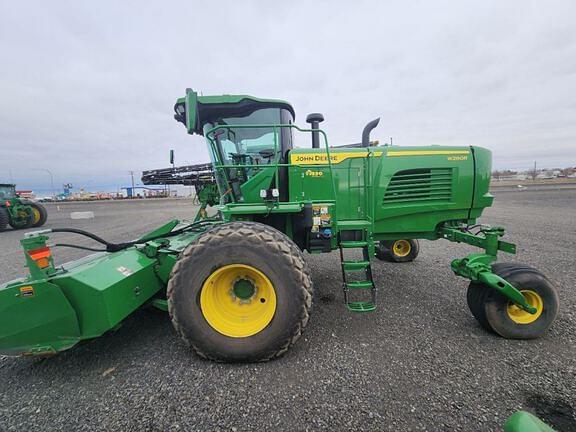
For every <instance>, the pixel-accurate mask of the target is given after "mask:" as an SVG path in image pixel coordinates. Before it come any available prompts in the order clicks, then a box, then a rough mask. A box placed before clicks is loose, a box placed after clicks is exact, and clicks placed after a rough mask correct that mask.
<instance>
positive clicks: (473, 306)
mask: <svg viewBox="0 0 576 432" xmlns="http://www.w3.org/2000/svg"><path fill="white" fill-rule="evenodd" d="M492 271H493V272H494V273H495V274H497V275H498V276H500V277H501V278H503V279H506V280H507V281H508V282H509V283H511V284H512V285H514V286H515V287H516V288H518V289H530V290H532V291H535V292H536V293H538V294H539V295H540V297H541V298H542V300H543V304H544V306H543V310H542V314H541V315H540V316H539V317H538V319H537V320H536V321H534V322H533V323H530V324H518V323H516V322H514V321H512V319H510V317H509V316H508V313H507V307H508V304H509V303H510V302H509V300H508V298H506V297H505V296H504V295H502V294H500V293H499V292H498V291H496V290H494V289H492V288H490V287H487V286H485V285H483V284H480V283H476V282H471V283H470V285H469V287H468V293H467V300H468V307H469V308H470V311H471V312H472V315H474V317H475V318H476V319H477V320H478V322H479V323H480V325H481V326H482V327H484V328H485V329H487V330H489V331H493V332H495V333H496V334H498V335H500V336H502V337H504V338H507V339H535V338H538V337H540V336H542V335H543V334H544V333H545V332H546V330H548V328H549V327H550V325H552V323H553V322H554V320H555V319H556V315H557V314H558V308H559V300H558V294H557V292H556V289H555V288H554V286H553V285H552V283H551V282H550V281H549V280H548V279H547V278H546V276H544V275H543V274H542V273H541V272H539V271H538V270H536V269H535V268H533V267H530V266H528V265H524V264H516V263H498V264H494V265H493V266H492Z"/></svg>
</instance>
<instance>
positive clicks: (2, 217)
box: [0, 207, 10, 232]
mask: <svg viewBox="0 0 576 432" xmlns="http://www.w3.org/2000/svg"><path fill="white" fill-rule="evenodd" d="M9 222H10V215H9V214H8V210H6V209H5V208H4V207H0V232H2V231H6V227H8V223H9Z"/></svg>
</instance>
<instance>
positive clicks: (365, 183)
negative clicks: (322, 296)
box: [0, 90, 558, 361]
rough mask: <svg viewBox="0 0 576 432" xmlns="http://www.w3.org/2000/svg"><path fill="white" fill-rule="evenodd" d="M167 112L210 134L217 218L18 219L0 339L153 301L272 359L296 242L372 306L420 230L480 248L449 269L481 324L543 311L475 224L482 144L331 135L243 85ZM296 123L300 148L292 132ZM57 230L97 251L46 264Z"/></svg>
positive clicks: (52, 336) (545, 304)
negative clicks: (119, 228) (334, 258)
mask: <svg viewBox="0 0 576 432" xmlns="http://www.w3.org/2000/svg"><path fill="white" fill-rule="evenodd" d="M175 112H176V114H175V118H176V120H177V121H179V122H181V123H183V124H184V125H185V126H186V129H187V131H188V133H190V134H199V135H203V136H204V137H205V139H206V143H207V145H208V149H209V153H210V156H211V159H212V167H211V170H212V172H213V175H214V178H213V182H214V183H215V187H214V188H212V191H213V192H214V191H216V190H217V191H218V193H217V195H218V197H217V199H215V200H214V199H213V200H212V204H214V203H215V202H216V201H219V202H218V204H217V205H216V206H215V209H216V210H217V213H216V214H217V216H213V217H207V216H206V213H203V214H202V215H200V217H197V220H196V221H195V222H188V221H178V220H174V221H171V222H168V223H167V224H166V225H164V226H162V227H160V228H158V229H156V230H155V231H153V232H151V233H148V234H146V235H144V236H142V237H141V238H140V239H138V240H135V241H132V242H128V243H121V244H117V243H110V242H107V241H105V240H104V239H102V238H100V237H97V236H95V235H93V234H90V233H88V232H85V231H81V230H75V229H68V228H60V229H51V230H44V231H38V232H35V233H28V234H27V235H26V237H25V238H24V239H23V240H22V245H23V247H24V255H25V258H26V263H27V265H28V268H29V270H30V275H29V276H28V277H25V278H22V279H18V280H16V281H13V282H10V283H8V284H5V285H3V286H1V287H0V353H2V354H9V355H18V354H28V355H47V354H54V353H57V352H59V351H62V350H65V349H68V348H71V347H73V346H74V345H76V344H77V343H79V342H80V341H82V340H85V339H89V338H94V337H97V336H100V335H102V334H104V333H106V332H107V331H109V330H110V329H113V328H115V327H117V326H118V325H119V324H121V323H122V321H123V320H124V319H125V318H126V317H127V316H128V315H130V314H131V313H132V312H134V311H135V310H136V309H138V308H140V307H142V306H144V305H147V304H151V305H154V306H156V307H158V308H160V309H163V310H166V311H168V312H169V314H170V317H171V319H172V322H173V324H174V327H175V329H176V331H177V332H178V334H179V335H180V336H181V337H182V338H183V339H184V340H185V341H186V343H188V344H189V345H190V346H191V347H192V348H193V349H194V351H195V352H197V353H198V354H199V355H201V356H203V357H206V358H209V359H214V360H225V361H255V360H268V359H272V358H275V357H277V356H280V355H282V354H283V353H284V352H286V351H287V350H288V349H289V348H290V346H291V345H292V344H294V343H295V342H296V341H297V340H298V338H299V337H300V335H301V333H302V331H303V330H304V328H305V327H306V324H307V323H308V319H309V315H310V309H311V306H312V298H313V284H312V275H311V272H310V269H309V267H308V264H307V263H306V259H305V257H304V253H303V252H304V251H306V252H308V253H313V254H316V253H329V252H332V251H334V250H338V251H339V253H340V257H341V271H342V278H343V282H342V288H343V299H344V303H345V305H346V307H347V308H348V309H349V310H350V311H351V312H364V313H365V312H370V311H373V310H374V309H375V308H376V300H377V285H376V283H375V281H374V280H373V277H372V269H371V267H372V265H373V258H374V257H376V258H384V259H390V260H393V261H410V260H412V259H414V257H415V256H416V254H417V251H418V243H417V239H427V240H439V239H445V240H448V241H450V242H460V243H467V244H469V245H472V246H476V247H478V248H479V252H478V253H474V254H470V255H468V256H466V257H464V258H461V259H456V260H454V261H453V262H452V270H453V272H454V273H455V274H457V275H459V276H462V277H464V278H467V279H469V280H470V281H471V282H470V285H469V287H468V305H469V307H470V310H471V312H472V314H473V315H474V316H475V317H476V319H477V320H478V321H479V323H480V324H481V325H482V326H483V327H485V328H486V329H487V330H489V331H493V332H494V333H496V334H499V335H501V336H503V337H506V338H518V339H529V338H536V337H538V336H541V335H542V334H543V333H544V332H545V331H546V330H547V329H548V327H549V326H550V325H551V324H552V322H553V321H554V318H555V317H556V314H557V311H558V297H557V294H556V291H555V289H554V287H553V286H552V284H551V283H550V281H549V280H548V279H547V278H546V277H545V276H544V275H543V274H542V273H540V272H539V271H537V270H535V269H533V268H531V267H529V266H526V265H520V264H509V263H496V261H497V255H498V253H499V252H505V253H512V254H513V253H515V249H516V248H515V246H514V245H513V244H511V243H508V242H505V241H503V240H502V236H503V235H504V230H503V229H502V228H498V227H490V226H486V225H481V224H478V223H477V219H478V218H479V217H480V215H481V214H482V211H483V210H484V208H486V207H488V206H490V205H491V204H492V200H493V197H492V196H491V195H490V193H489V192H488V187H489V181H490V169H491V155H490V152H489V151H488V150H486V149H483V148H480V147H474V146H462V147H443V146H430V147H397V146H379V145H378V143H376V142H371V141H370V131H371V130H372V129H373V128H374V127H376V125H377V123H378V121H377V120H376V121H372V122H370V123H369V124H368V125H367V126H366V128H365V129H364V132H363V134H362V141H361V143H358V144H352V145H349V146H339V147H330V145H329V143H328V140H327V137H326V134H325V133H324V132H323V131H322V130H321V129H320V128H319V123H320V122H321V121H322V120H323V118H322V115H320V114H311V115H309V116H308V118H307V121H308V122H309V123H311V127H310V128H308V129H302V128H299V127H298V126H296V125H295V124H294V123H293V122H294V117H295V115H294V110H293V108H292V107H291V106H290V105H289V104H288V103H287V102H284V101H280V100H270V99H259V98H255V97H251V96H229V95H226V96H198V94H197V93H196V92H194V91H192V90H187V91H186V95H185V96H184V97H183V98H180V99H178V101H177V102H176V105H175ZM303 133H307V134H310V135H311V137H312V146H311V148H296V147H295V146H294V142H295V140H296V138H297V137H300V138H301V135H303ZM300 142H302V141H300ZM211 195H214V193H212V194H211ZM63 231H65V232H75V233H77V234H79V235H84V236H89V237H91V238H92V239H93V240H94V241H96V242H99V243H101V244H102V245H103V247H102V248H101V249H102V251H101V252H98V253H96V254H93V255H91V256H89V257H87V258H84V259H81V260H79V261H75V262H72V263H68V264H64V265H58V266H57V265H55V263H54V261H53V258H52V253H51V247H53V246H54V245H52V246H51V245H49V244H48V243H47V241H48V237H47V234H49V233H57V232H63ZM354 251H355V252H354ZM354 254H355V255H356V256H355V257H354V258H351V257H350V256H351V255H354ZM388 283H389V281H388Z"/></svg>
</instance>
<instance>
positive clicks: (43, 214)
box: [30, 203, 48, 228]
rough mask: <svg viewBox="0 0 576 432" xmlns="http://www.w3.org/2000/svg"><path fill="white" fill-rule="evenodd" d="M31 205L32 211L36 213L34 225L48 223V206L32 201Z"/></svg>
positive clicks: (39, 225) (35, 226)
mask: <svg viewBox="0 0 576 432" xmlns="http://www.w3.org/2000/svg"><path fill="white" fill-rule="evenodd" d="M30 207H32V213H34V220H33V221H32V227H34V228H37V227H41V226H42V225H44V224H45V223H46V220H47V219H48V212H47V211H46V208H45V207H44V206H43V205H41V204H37V203H30Z"/></svg>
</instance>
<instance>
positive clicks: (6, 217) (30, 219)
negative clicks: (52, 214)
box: [0, 183, 48, 231]
mask: <svg viewBox="0 0 576 432" xmlns="http://www.w3.org/2000/svg"><path fill="white" fill-rule="evenodd" d="M46 219H48V213H47V212H46V209H45V208H44V206H42V205H40V204H37V203H35V202H32V201H28V200H23V199H21V198H20V197H19V196H18V194H17V193H16V185H13V184H6V183H0V231H4V230H6V227H7V226H8V225H10V226H11V227H12V228H14V229H22V228H35V227H40V226H42V225H44V224H45V223H46Z"/></svg>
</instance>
